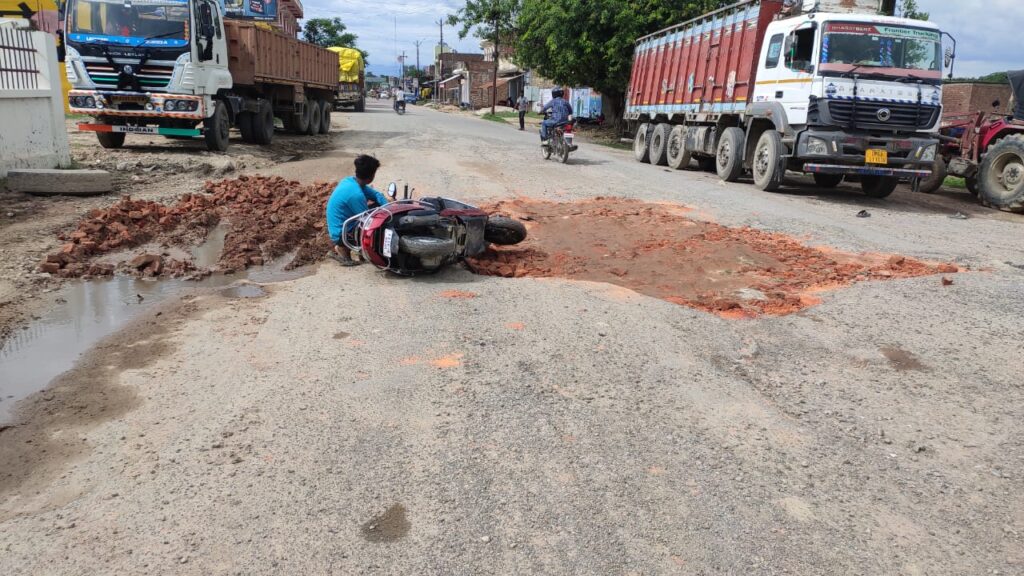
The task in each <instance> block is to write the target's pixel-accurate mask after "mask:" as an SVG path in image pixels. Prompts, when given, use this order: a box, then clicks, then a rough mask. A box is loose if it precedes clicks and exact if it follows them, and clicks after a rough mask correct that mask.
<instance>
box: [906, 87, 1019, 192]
mask: <svg viewBox="0 0 1024 576" xmlns="http://www.w3.org/2000/svg"><path fill="white" fill-rule="evenodd" d="M1008 77H1009V80H1010V87H1011V88H1012V90H1013V100H1014V102H1015V105H1014V106H1012V107H1011V108H1012V112H1011V113H1010V115H1009V116H1008V115H1006V114H1004V113H991V112H985V111H978V112H975V113H972V114H967V115H963V114H954V115H944V116H943V118H942V127H941V129H940V132H939V134H940V138H941V139H942V146H941V148H940V152H939V155H938V156H937V157H936V158H935V165H934V167H933V169H932V170H933V171H932V176H931V177H930V178H928V179H927V180H925V181H924V182H922V183H921V191H922V192H929V193H930V192H935V191H936V190H938V189H939V188H941V187H942V185H943V183H944V182H945V180H946V177H947V176H958V177H960V178H964V179H965V181H966V183H967V190H968V191H970V193H971V194H973V195H975V196H977V197H978V200H979V201H980V202H981V203H982V204H984V205H985V206H988V207H990V208H997V209H999V210H1005V211H1007V212H1024V70H1018V71H1016V72H1010V73H1008ZM993 104H994V105H995V106H996V107H997V108H1001V107H1003V106H1004V105H1005V102H994V103H993Z"/></svg>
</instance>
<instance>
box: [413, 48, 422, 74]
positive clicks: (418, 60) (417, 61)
mask: <svg viewBox="0 0 1024 576" xmlns="http://www.w3.org/2000/svg"><path fill="white" fill-rule="evenodd" d="M413 44H415V45H416V75H417V76H418V75H419V73H420V46H421V45H422V44H423V40H417V41H415V42H413Z"/></svg>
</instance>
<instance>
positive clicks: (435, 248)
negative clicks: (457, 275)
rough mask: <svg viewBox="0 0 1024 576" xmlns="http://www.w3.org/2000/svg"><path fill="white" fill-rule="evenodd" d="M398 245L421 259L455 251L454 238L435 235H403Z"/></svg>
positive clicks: (407, 252) (441, 255)
mask: <svg viewBox="0 0 1024 576" xmlns="http://www.w3.org/2000/svg"><path fill="white" fill-rule="evenodd" d="M398 245H399V247H400V248H401V249H402V251H403V252H405V253H406V254H411V255H413V256H416V257H417V258H420V259H432V258H440V257H443V256H448V255H450V254H452V253H454V252H455V248H456V246H455V240H454V239H453V238H434V237H433V236H403V237H402V238H400V239H399V240H398Z"/></svg>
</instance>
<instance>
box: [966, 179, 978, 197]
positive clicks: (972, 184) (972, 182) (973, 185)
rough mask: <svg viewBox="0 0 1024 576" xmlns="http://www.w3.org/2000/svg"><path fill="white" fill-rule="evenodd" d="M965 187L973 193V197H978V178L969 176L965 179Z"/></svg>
mask: <svg viewBox="0 0 1024 576" xmlns="http://www.w3.org/2000/svg"><path fill="white" fill-rule="evenodd" d="M964 187H966V188H967V191H968V192H970V193H971V196H974V197H975V198H977V197H978V176H977V175H975V176H968V177H967V178H964Z"/></svg>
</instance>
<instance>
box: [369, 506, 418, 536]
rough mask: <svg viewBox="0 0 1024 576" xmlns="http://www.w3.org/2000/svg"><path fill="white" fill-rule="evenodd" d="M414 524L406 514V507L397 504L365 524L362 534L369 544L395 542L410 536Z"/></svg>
mask: <svg viewBox="0 0 1024 576" xmlns="http://www.w3.org/2000/svg"><path fill="white" fill-rule="evenodd" d="M411 528H412V523H411V522H409V519H408V518H407V517H406V514H405V506H402V505H401V504H395V505H394V506H392V507H390V508H388V509H387V510H386V511H385V512H384V513H383V514H381V515H380V516H377V517H376V518H374V519H372V520H370V521H369V522H366V523H365V524H363V526H362V528H361V529H360V532H361V533H362V535H363V539H365V540H367V541H369V542H382V543H383V542H394V541H396V540H401V539H402V538H405V536H406V535H407V534H409V530H410V529H411Z"/></svg>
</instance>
